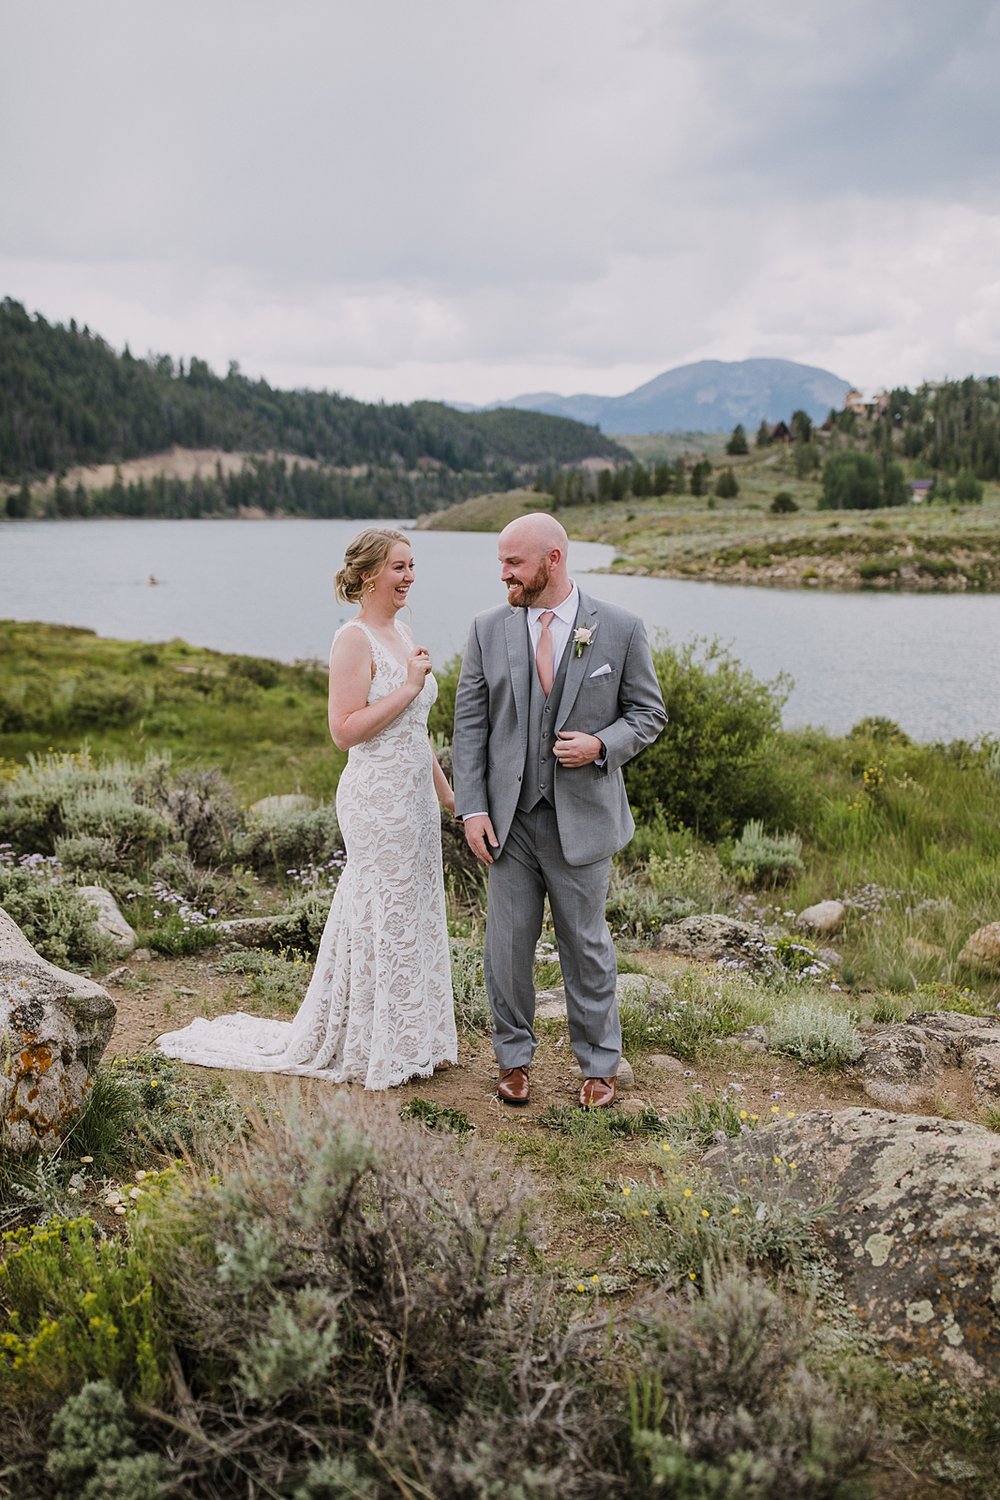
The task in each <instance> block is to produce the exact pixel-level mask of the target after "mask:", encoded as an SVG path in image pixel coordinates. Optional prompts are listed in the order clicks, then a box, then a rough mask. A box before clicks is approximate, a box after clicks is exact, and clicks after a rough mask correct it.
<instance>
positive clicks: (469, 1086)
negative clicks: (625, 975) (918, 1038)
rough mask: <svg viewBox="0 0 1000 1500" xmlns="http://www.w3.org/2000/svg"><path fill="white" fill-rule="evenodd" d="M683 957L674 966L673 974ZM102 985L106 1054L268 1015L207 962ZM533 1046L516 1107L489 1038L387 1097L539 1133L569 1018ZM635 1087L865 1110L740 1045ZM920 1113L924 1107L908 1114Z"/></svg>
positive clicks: (285, 1080) (542, 1027)
mask: <svg viewBox="0 0 1000 1500" xmlns="http://www.w3.org/2000/svg"><path fill="white" fill-rule="evenodd" d="M635 957H636V958H638V959H639V960H640V962H643V963H645V964H648V966H649V967H650V968H651V969H654V968H660V967H662V964H663V960H662V956H661V955H659V954H653V953H648V954H647V953H639V954H636V955H635ZM679 967H683V966H682V965H680V964H679V961H677V960H673V961H672V963H671V968H672V969H673V970H674V971H676V970H677V969H678V968H679ZM113 974H114V977H109V978H107V979H106V980H105V981H104V982H105V984H106V985H107V988H108V990H109V992H110V994H111V995H112V998H113V999H114V1001H115V1004H116V1005H117V1007H118V1019H117V1023H116V1026H115V1030H114V1033H113V1035H112V1039H111V1043H110V1046H109V1048H108V1055H109V1056H115V1055H119V1054H124V1055H134V1054H135V1053H137V1052H141V1051H142V1050H143V1049H144V1048H148V1047H151V1046H153V1044H154V1042H155V1039H156V1037H157V1036H158V1035H160V1033H162V1032H164V1031H168V1030H176V1029H177V1028H179V1027H181V1026H185V1025H187V1023H188V1022H189V1021H191V1020H193V1019H194V1018H195V1017H196V1016H215V1015H219V1014H222V1013H223V1012H225V1011H234V1010H247V1011H252V1012H253V1013H256V1014H264V1013H265V1011H264V1008H263V1007H262V1005H261V1003H260V1002H255V1001H253V1000H252V999H247V998H246V997H245V996H241V995H236V994H234V989H233V979H232V977H231V976H227V975H222V974H219V973H218V972H217V971H216V969H215V968H214V967H213V965H212V963H211V962H210V961H208V960H206V959H205V958H184V959H163V958H154V959H152V960H150V961H148V962H145V963H139V964H136V963H131V964H129V965H126V966H125V968H124V971H123V970H122V969H118V970H116V971H113ZM537 1029H538V1033H539V1047H538V1051H537V1053H536V1055H535V1060H534V1064H533V1066H532V1070H531V1084H532V1098H531V1102H530V1103H529V1104H528V1105H527V1106H525V1107H523V1108H517V1109H512V1108H510V1107H509V1106H507V1105H503V1104H501V1103H500V1102H499V1100H498V1099H497V1097H496V1094H495V1092H494V1089H495V1084H496V1064H495V1061H494V1058H493V1052H492V1048H491V1046H490V1043H489V1039H488V1038H487V1037H483V1038H478V1037H473V1038H469V1037H467V1036H464V1035H463V1036H460V1038H459V1061H458V1066H457V1067H454V1068H449V1069H446V1070H443V1071H442V1072H440V1073H436V1074H435V1075H434V1076H433V1077H432V1078H425V1079H417V1080H415V1081H414V1082H413V1083H410V1084H405V1085H403V1086H402V1087H401V1088H399V1089H396V1090H393V1091H392V1098H393V1099H394V1100H397V1099H398V1102H399V1105H400V1106H401V1105H402V1104H403V1103H405V1102H406V1100H407V1099H410V1098H413V1097H419V1098H422V1099H429V1100H432V1101H433V1102H434V1103H436V1104H440V1105H447V1106H449V1107H450V1108H453V1109H460V1110H462V1111H463V1112H464V1113H465V1114H466V1115H467V1116H468V1117H469V1120H470V1122H471V1123H472V1124H473V1125H474V1126H475V1127H476V1129H477V1131H478V1133H479V1136H480V1138H481V1139H483V1140H492V1139H493V1138H494V1137H496V1136H498V1135H504V1136H506V1137H507V1139H508V1140H509V1139H510V1133H512V1132H513V1133H520V1132H531V1131H535V1130H537V1124H536V1122H537V1119H538V1116H539V1115H540V1114H541V1113H543V1111H544V1110H546V1109H547V1108H549V1106H551V1105H554V1104H574V1103H575V1101H576V1096H577V1091H578V1089H579V1086H580V1074H579V1070H578V1068H577V1066H576V1062H575V1060H574V1058H573V1054H572V1051H571V1050H570V1046H569V1038H568V1033H567V1028H566V1022H565V1019H562V1020H544V1021H540V1022H539V1024H538V1028H537ZM630 1061H631V1062H632V1065H633V1068H634V1071H635V1087H634V1088H632V1089H629V1090H627V1091H624V1092H622V1094H621V1095H620V1099H621V1105H620V1107H621V1108H622V1109H624V1110H627V1111H635V1110H640V1109H643V1108H646V1107H647V1106H652V1108H654V1109H655V1110H656V1111H657V1112H658V1113H660V1114H665V1113H669V1112H672V1111H675V1110H678V1109H681V1108H683V1106H684V1105H685V1104H687V1103H688V1102H689V1101H690V1100H691V1098H692V1096H693V1095H694V1094H697V1093H702V1094H703V1095H705V1096H706V1097H708V1096H711V1095H712V1094H714V1093H716V1092H722V1091H728V1092H730V1093H731V1094H732V1095H733V1097H734V1098H736V1099H738V1100H739V1104H740V1107H741V1108H745V1109H746V1110H747V1111H748V1113H749V1114H751V1115H753V1114H756V1115H758V1116H759V1117H760V1119H761V1120H762V1121H763V1120H766V1119H768V1118H770V1117H774V1116H778V1117H780V1116H783V1115H785V1114H786V1113H787V1112H788V1111H789V1110H794V1111H795V1112H796V1113H797V1114H801V1113H803V1112H804V1111H805V1110H810V1109H844V1108H847V1107H849V1106H852V1105H861V1106H864V1105H866V1104H871V1101H870V1100H869V1099H868V1098H867V1097H866V1095H865V1094H864V1092H863V1090H862V1088H861V1085H860V1081H858V1080H856V1079H854V1078H852V1077H851V1076H850V1075H845V1074H841V1073H823V1072H821V1071H819V1070H817V1069H813V1068H807V1067H805V1066H803V1065H801V1064H799V1063H797V1062H795V1061H794V1059H790V1058H779V1057H776V1056H774V1055H773V1054H770V1053H767V1052H763V1051H750V1050H746V1049H744V1048H741V1047H736V1046H720V1047H719V1056H718V1059H715V1058H710V1059H708V1060H706V1061H702V1062H699V1063H694V1064H691V1065H683V1066H682V1067H681V1068H674V1069H672V1070H666V1069H665V1068H664V1067H663V1066H662V1065H658V1064H657V1063H656V1062H655V1061H651V1060H650V1057H649V1056H648V1055H646V1054H641V1053H640V1054H637V1055H633V1056H632V1057H631V1058H630ZM192 1072H193V1073H195V1074H201V1073H204V1076H205V1077H206V1079H208V1078H217V1077H218V1078H223V1079H224V1080H225V1082H226V1084H227V1085H228V1086H229V1087H230V1088H232V1089H233V1091H234V1092H235V1093H236V1094H237V1095H238V1097H240V1098H242V1099H245V1100H247V1101H250V1100H252V1099H286V1100H291V1099H293V1098H295V1099H301V1100H302V1101H303V1102H304V1103H305V1104H306V1105H308V1100H309V1099H310V1097H312V1095H313V1093H314V1092H315V1091H317V1090H319V1091H322V1090H326V1089H330V1088H337V1087H341V1088H345V1089H347V1090H350V1091H352V1092H353V1091H355V1090H356V1091H357V1092H358V1094H359V1095H360V1094H361V1093H362V1091H361V1090H360V1089H357V1086H356V1085H339V1086H338V1085H334V1084H328V1083H323V1082H320V1081H317V1080H310V1079H296V1078H291V1077H286V1076H283V1075H261V1074H246V1073H230V1072H227V1073H217V1072H216V1071H215V1070H208V1069H205V1070H202V1069H192ZM938 1095H939V1097H938V1099H937V1101H936V1105H937V1112H938V1113H940V1114H942V1115H945V1116H947V1117H949V1118H957V1119H969V1120H977V1119H978V1111H977V1107H976V1104H975V1101H974V1099H973V1097H972V1094H971V1090H970V1087H969V1078H968V1075H967V1074H966V1073H964V1072H962V1071H961V1070H958V1069H952V1070H948V1071H947V1072H946V1073H945V1074H944V1075H943V1076H942V1079H941V1083H940V1088H939V1091H938ZM913 1113H920V1111H913Z"/></svg>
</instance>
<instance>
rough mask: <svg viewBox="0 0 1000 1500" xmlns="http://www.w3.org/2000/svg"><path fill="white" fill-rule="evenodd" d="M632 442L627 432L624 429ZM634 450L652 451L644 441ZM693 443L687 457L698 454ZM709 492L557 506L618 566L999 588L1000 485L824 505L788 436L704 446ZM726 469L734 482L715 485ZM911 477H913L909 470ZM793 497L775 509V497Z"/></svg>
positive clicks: (501, 515) (775, 582)
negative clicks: (941, 496)
mask: <svg viewBox="0 0 1000 1500" xmlns="http://www.w3.org/2000/svg"><path fill="white" fill-rule="evenodd" d="M629 441H630V442H632V441H633V440H632V439H630V440H629ZM635 442H636V453H637V456H638V457H639V458H641V459H642V460H643V461H644V462H645V461H653V460H654V459H656V460H657V461H658V460H659V458H660V457H661V455H660V454H659V453H658V452H655V451H654V452H648V453H647V449H646V443H645V440H643V441H640V440H635ZM702 452H703V450H700V449H694V450H691V453H690V455H689V456H691V457H696V456H701V454H702ZM708 458H709V460H710V462H711V464H712V470H713V471H712V473H711V475H709V477H708V481H707V486H708V493H706V494H705V495H691V494H681V495H676V494H668V495H664V496H660V497H655V498H654V497H644V498H637V497H636V496H634V495H628V496H626V498H625V499H623V500H616V501H608V502H604V503H592V502H587V503H584V504H580V505H572V506H564V507H563V508H561V509H560V510H559V511H558V514H559V516H560V519H561V520H562V521H563V523H564V524H565V526H566V529H567V530H568V532H569V534H570V536H571V537H578V538H579V539H580V540H581V541H589V542H604V543H606V544H607V545H609V546H612V547H614V548H615V549H616V551H617V554H618V555H617V556H616V557H615V559H614V561H613V563H612V565H611V567H612V571H614V572H623V573H641V574H646V575H655V576H660V577H670V578H691V579H702V580H715V581H717V582H728V583H753V584H762V585H771V586H775V587H785V588H834V589H858V588H865V589H906V590H943V591H949V590H991V591H992V590H996V589H998V588H1000V486H998V485H995V484H994V485H986V486H985V488H984V496H983V502H982V504H980V505H961V506H960V505H952V504H927V503H921V504H908V505H904V506H898V507H893V508H891V509H882V510H872V511H864V510H854V511H852V510H840V511H829V510H819V509H818V508H817V502H818V501H819V498H820V494H821V484H820V476H819V472H818V471H814V472H812V473H810V474H807V475H805V476H804V477H799V476H798V475H797V473H796V460H795V452H794V450H793V449H792V448H789V447H786V446H784V445H779V446H777V447H771V448H765V449H761V450H757V449H754V450H752V451H751V452H750V453H748V454H746V455H744V456H738V457H729V456H727V455H725V454H724V453H723V454H720V453H719V452H718V451H716V452H715V453H709V454H708ZM724 469H732V472H733V474H734V476H735V478H736V482H737V486H738V490H739V493H738V494H737V495H736V496H734V497H733V498H731V499H723V498H720V497H718V496H716V495H715V494H713V493H712V490H713V488H714V485H715V484H716V483H717V481H718V478H719V475H720V473H721V472H722V471H723V470H724ZM913 477H918V476H917V475H916V474H914V476H913ZM777 495H785V496H787V497H789V499H790V500H791V502H792V503H793V504H794V505H795V506H796V507H797V510H794V511H792V512H790V513H788V514H775V513H774V512H772V510H771V507H772V505H773V504H774V500H775V496H777ZM551 504H552V502H551V499H550V497H547V496H545V495H543V494H540V493H538V492H536V491H513V492H511V493H510V494H505V495H484V496H477V497H476V498H475V499H472V500H467V501H465V502H463V503H462V504H460V505H456V506H454V507H451V508H450V509H449V510H447V511H439V512H437V513H436V514H435V515H434V517H432V518H431V520H430V521H429V522H424V523H422V524H425V525H431V526H434V527H438V528H441V529H444V530H471V531H494V530H498V529H499V528H500V527H502V526H504V525H506V524H507V522H508V521H511V520H513V519H514V518H515V517H516V516H517V515H519V514H522V513H523V512H524V511H528V510H536V509H547V508H551Z"/></svg>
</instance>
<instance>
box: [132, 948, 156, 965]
mask: <svg viewBox="0 0 1000 1500" xmlns="http://www.w3.org/2000/svg"><path fill="white" fill-rule="evenodd" d="M152 959H153V950H152V948H136V949H135V951H134V952H133V954H132V962H133V963H136V964H148V963H151V962H152Z"/></svg>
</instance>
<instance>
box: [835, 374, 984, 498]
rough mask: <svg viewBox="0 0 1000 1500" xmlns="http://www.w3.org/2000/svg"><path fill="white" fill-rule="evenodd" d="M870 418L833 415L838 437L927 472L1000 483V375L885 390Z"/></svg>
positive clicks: (852, 415)
mask: <svg viewBox="0 0 1000 1500" xmlns="http://www.w3.org/2000/svg"><path fill="white" fill-rule="evenodd" d="M879 406H880V409H879V410H878V411H877V413H876V414H874V415H873V416H872V417H871V418H869V419H867V420H866V419H865V418H862V417H857V416H856V415H855V414H854V413H853V412H851V411H842V412H838V413H836V414H835V415H834V417H833V425H834V426H835V428H836V429H837V431H838V432H840V433H844V434H846V435H847V436H848V437H850V438H852V439H855V440H857V441H858V442H860V443H861V444H862V445H863V446H865V447H867V448H869V449H871V450H873V451H876V452H883V453H886V454H889V453H891V454H893V455H896V456H900V457H902V458H906V459H912V460H914V461H915V462H916V464H917V465H918V466H920V467H922V468H924V469H926V470H927V472H928V473H935V472H940V473H942V474H957V473H958V472H959V470H961V469H968V470H970V471H971V473H973V474H974V475H975V476H976V477H977V478H978V479H1000V376H997V375H990V376H986V377H984V378H981V379H975V378H974V377H973V376H971V375H970V376H968V377H967V378H966V379H965V380H944V381H940V382H937V383H935V384H933V385H931V384H925V385H921V386H918V387H917V389H916V390H915V391H909V390H905V389H899V390H893V391H889V392H888V393H887V394H886V395H885V396H884V397H882V398H880V402H879Z"/></svg>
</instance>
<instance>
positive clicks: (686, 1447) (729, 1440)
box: [632, 1272, 873, 1500]
mask: <svg viewBox="0 0 1000 1500" xmlns="http://www.w3.org/2000/svg"><path fill="white" fill-rule="evenodd" d="M661 1316H662V1315H661ZM650 1321H651V1325H652V1326H651V1334H652V1338H651V1340H650V1342H649V1344H647V1345H646V1347H645V1348H644V1349H643V1351H642V1354H641V1360H642V1368H641V1372H640V1373H638V1374H636V1375H633V1377H632V1390H633V1408H632V1409H633V1417H632V1442H633V1448H634V1452H635V1455H636V1458H637V1460H638V1461H639V1464H640V1469H641V1472H642V1478H641V1479H640V1481H639V1485H638V1487H637V1490H636V1493H640V1494H648V1493H650V1492H651V1491H652V1492H654V1493H656V1494H658V1495H670V1496H677V1497H684V1500H708V1497H712V1500H835V1497H842V1500H847V1496H848V1495H849V1494H851V1493H854V1494H857V1493H858V1491H857V1490H856V1489H855V1488H854V1486H853V1485H852V1484H851V1481H852V1480H854V1479H856V1478H857V1472H858V1469H859V1467H860V1465H861V1463H862V1462H863V1461H864V1459H865V1457H866V1456H867V1453H868V1451H869V1449H870V1447H871V1444H872V1440H873V1432H872V1423H871V1420H870V1418H867V1417H861V1418H860V1419H859V1417H858V1415H857V1414H856V1413H851V1412H849V1411H848V1409H847V1407H846V1404H845V1403H844V1402H843V1400H842V1399H841V1398H839V1397H838V1396H837V1395H836V1393H835V1392H834V1391H833V1390H831V1388H830V1387H829V1386H827V1385H825V1384H824V1383H823V1382H822V1381H820V1380H819V1379H817V1378H816V1377H815V1376H813V1375H812V1374H811V1373H810V1371H809V1370H808V1369H807V1367H806V1365H805V1360H804V1356H805V1353H806V1349H807V1334H806V1332H805V1329H804V1326H803V1324H802V1322H801V1321H800V1320H799V1319H797V1318H796V1317H794V1316H790V1315H789V1309H788V1308H787V1307H786V1306H785V1305H784V1304H783V1301H782V1299H781V1298H780V1297H779V1296H778V1295H777V1294H776V1293H775V1292H773V1291H771V1290H770V1289H769V1288H768V1287H767V1286H766V1285H765V1284H764V1283H763V1282H761V1281H758V1280H753V1279H749V1278H747V1277H746V1276H744V1275H740V1274H738V1273H736V1272H726V1273H723V1274H722V1275H719V1276H712V1277H709V1279H708V1285H707V1286H706V1289H705V1292H704V1295H703V1297H702V1298H701V1299H700V1300H698V1301H695V1300H694V1299H693V1298H692V1300H691V1302H690V1303H689V1305H688V1309H687V1315H686V1316H681V1317H677V1316H676V1315H675V1316H674V1317H673V1318H671V1319H664V1320H663V1321H661V1322H660V1321H657V1315H656V1313H654V1314H653V1315H652V1318H651V1320H650Z"/></svg>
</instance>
